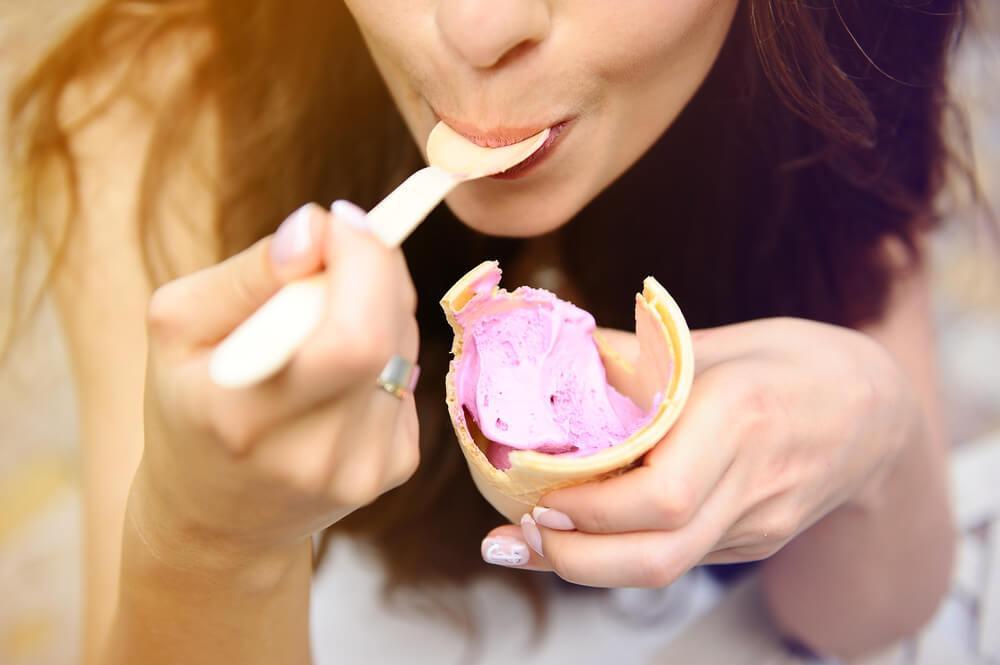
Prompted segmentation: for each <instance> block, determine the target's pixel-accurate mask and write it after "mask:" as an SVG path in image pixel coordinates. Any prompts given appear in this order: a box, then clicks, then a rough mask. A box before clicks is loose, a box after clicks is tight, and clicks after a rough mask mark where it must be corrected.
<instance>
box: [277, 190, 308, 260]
mask: <svg viewBox="0 0 1000 665" xmlns="http://www.w3.org/2000/svg"><path fill="white" fill-rule="evenodd" d="M312 205H313V204H311V203H307V204H305V205H304V206H302V207H301V208H299V209H298V210H296V211H295V212H293V213H292V214H291V215H289V216H288V219H286V220H285V221H283V222H282V223H281V226H279V227H278V230H277V231H275V233H274V237H273V238H272V239H271V259H272V260H273V261H274V262H275V263H288V262H289V261H292V260H294V259H296V258H297V257H299V256H302V255H303V254H305V253H306V252H307V251H309V247H310V246H311V245H312Z"/></svg>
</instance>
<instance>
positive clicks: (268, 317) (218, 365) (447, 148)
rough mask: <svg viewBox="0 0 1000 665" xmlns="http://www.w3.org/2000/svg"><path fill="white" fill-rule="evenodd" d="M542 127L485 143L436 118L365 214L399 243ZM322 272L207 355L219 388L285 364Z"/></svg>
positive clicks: (320, 294) (515, 158)
mask: <svg viewBox="0 0 1000 665" xmlns="http://www.w3.org/2000/svg"><path fill="white" fill-rule="evenodd" d="M548 136H549V130H548V129H545V130H543V131H541V132H540V133H538V134H535V135H534V136H532V137H530V138H528V139H525V140H524V141H521V142H519V143H515V144H513V145H508V146H503V147H500V148H484V147H482V146H478V145H476V144H475V143H473V142H471V141H469V140H468V139H466V138H465V137H463V136H461V135H460V134H458V133H457V132H455V131H454V130H453V129H451V128H450V127H449V126H448V125H446V124H444V123H443V122H439V123H438V124H437V125H435V127H434V129H433V130H431V133H430V136H428V137H427V161H428V162H429V163H430V166H427V167H425V168H422V169H420V170H419V171H417V172H416V173H414V174H413V175H411V176H410V177H409V178H407V179H406V180H405V181H403V184H401V185H400V186H399V187H397V188H396V189H395V190H393V191H392V193H390V194H389V196H387V197H386V198H385V199H383V200H382V202H381V203H379V204H378V205H377V206H375V207H374V208H372V209H371V211H370V212H369V213H368V223H369V225H370V227H371V229H372V232H373V233H374V234H375V235H376V236H378V238H379V239H380V240H381V241H382V242H383V243H385V245H386V246H387V247H398V246H399V245H400V244H401V243H402V242H403V241H404V240H406V238H407V237H408V236H409V235H410V234H411V233H412V232H413V230H414V229H416V228H417V226H418V225H419V224H420V222H422V221H423V220H424V218H426V217H427V215H429V214H430V212H431V210H433V209H434V208H435V207H437V205H438V204H439V203H440V202H441V201H442V200H443V199H444V197H445V196H447V195H448V193H449V192H451V190H452V189H454V188H455V187H456V186H457V185H460V184H461V183H463V182H466V181H469V180H475V179H476V178H483V177H485V176H490V175H494V174H496V173H501V172H503V171H506V170H507V169H509V168H511V167H513V166H515V165H517V164H520V163H521V162H523V161H524V160H525V159H527V158H528V157H530V156H531V155H532V154H533V153H534V152H535V151H536V150H538V149H539V148H540V147H542V144H544V143H545V140H546V139H547V138H548ZM326 304H327V303H326V276H325V275H324V274H323V273H317V274H316V275H312V276H310V277H307V278H304V279H300V280H296V281H294V282H290V283H289V284H286V285H285V286H284V287H283V288H282V289H281V290H280V291H278V293H276V294H274V296H272V297H271V299H270V300H268V301H267V302H266V303H264V304H263V305H262V306H261V307H260V309H258V310H257V311H256V312H254V313H253V314H252V315H251V316H250V317H249V318H248V319H247V320H246V321H244V322H243V323H242V324H240V325H239V326H238V327H237V328H236V329H235V330H233V331H232V332H231V333H230V334H229V336H228V337H226V338H225V339H224V340H222V342H220V343H219V345H218V346H217V347H216V348H215V351H213V352H212V358H211V360H210V362H209V375H210V376H211V377H212V380H213V381H214V382H215V383H216V384H218V385H220V386H223V387H227V388H243V387H247V386H252V385H254V384H256V383H259V382H261V381H263V380H265V379H267V378H269V377H271V376H273V375H274V374H276V373H277V372H278V371H280V370H281V368H283V367H284V366H285V365H286V364H287V363H288V361H289V360H290V359H291V357H292V356H293V355H294V354H295V351H296V350H298V348H299V347H300V346H301V345H302V343H303V342H304V341H305V340H306V338H307V337H309V334H310V333H312V331H313V330H315V329H316V326H317V324H318V323H319V321H320V319H321V318H322V316H323V311H324V309H325V307H326Z"/></svg>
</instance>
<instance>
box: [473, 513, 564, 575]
mask: <svg viewBox="0 0 1000 665" xmlns="http://www.w3.org/2000/svg"><path fill="white" fill-rule="evenodd" d="M479 553H480V554H481V555H482V557H483V561H485V562H486V563H489V564H492V565H494V566H504V567H505V568H517V569H519V570H534V571H551V570H552V567H551V566H550V565H549V564H548V562H546V561H545V559H544V558H542V557H541V556H540V555H539V554H538V553H537V552H535V551H534V550H532V549H531V547H530V546H529V545H528V543H527V542H526V541H525V540H524V535H523V534H522V533H521V529H520V527H518V526H515V525H513V524H507V525H504V526H501V527H497V528H496V529H493V530H492V531H490V532H489V534H488V535H487V536H486V537H485V538H483V542H482V544H481V545H480V552H479Z"/></svg>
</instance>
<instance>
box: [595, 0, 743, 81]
mask: <svg viewBox="0 0 1000 665" xmlns="http://www.w3.org/2000/svg"><path fill="white" fill-rule="evenodd" d="M737 2H738V0H674V1H671V2H655V1H650V0H619V1H618V2H614V3H609V2H593V3H588V13H587V15H586V17H584V18H583V20H584V21H586V23H587V25H588V26H589V28H588V29H587V30H585V31H583V32H582V34H585V35H587V44H586V46H585V50H586V52H588V53H589V59H590V60H591V65H592V70H593V71H595V72H597V73H598V74H599V75H601V76H602V77H603V78H604V79H605V81H606V82H607V83H609V84H611V85H614V84H627V83H629V82H636V81H645V80H648V79H649V78H656V77H657V76H664V75H669V74H670V73H671V72H673V71H679V70H681V69H682V68H683V63H686V62H688V61H690V60H691V59H692V56H695V55H699V54H707V53H710V54H711V58H713V59H714V56H715V52H716V51H717V50H718V46H719V44H720V43H721V39H719V38H718V33H719V32H720V26H728V24H729V22H730V20H731V18H732V14H733V12H734V11H735V7H736V4H737ZM723 33H724V30H723Z"/></svg>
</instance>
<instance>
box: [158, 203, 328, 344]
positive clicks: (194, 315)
mask: <svg viewBox="0 0 1000 665" xmlns="http://www.w3.org/2000/svg"><path fill="white" fill-rule="evenodd" d="M328 218H329V213H327V212H326V211H325V210H324V209H323V208H321V207H320V206H318V205H316V204H313V203H310V204H307V205H305V206H303V207H302V208H299V209H298V210H297V211H295V212H294V213H292V215H290V216H289V217H288V219H286V220H285V221H284V222H283V223H282V225H281V226H280V227H279V229H278V231H277V233H275V234H274V235H273V236H268V237H266V238H263V239H262V240H260V241H258V242H256V243H254V244H253V245H252V246H250V247H249V248H248V249H246V250H244V251H242V252H240V253H239V254H236V255H234V256H232V257H230V258H229V259H226V260H225V261H223V262H221V263H218V264H216V265H214V266H211V267H209V268H206V269H205V270H201V271H199V272H196V273H193V274H191V275H188V276H185V277H182V278H180V279H178V280H176V281H174V282H171V283H169V284H167V285H166V286H164V287H162V288H161V289H159V290H158V291H157V292H156V293H155V294H154V295H153V300H152V302H151V303H150V320H151V323H152V324H154V325H155V324H156V323H157V322H158V321H160V322H163V321H166V322H168V324H169V328H170V329H171V330H173V331H176V332H178V333H179V334H180V335H181V336H182V337H183V338H184V342H185V343H187V344H188V345H191V346H195V345H201V344H214V343H215V342H217V341H219V340H220V339H222V338H223V337H225V336H226V335H227V334H229V333H230V332H231V331H232V330H233V329H234V328H235V327H236V326H238V325H239V324H240V323H242V322H243V321H244V320H245V319H246V318H247V317H248V316H250V315H251V314H252V313H253V312H254V311H255V310H257V309H258V308H259V307H260V306H261V305H262V304H263V303H264V302H265V301H267V299H268V298H270V297H271V296H272V295H274V294H275V293H276V292H277V291H278V289H280V288H281V287H282V286H283V285H284V284H285V283H286V282H289V281H291V280H293V279H296V278H298V277H301V276H303V275H306V274H309V273H311V272H314V271H315V270H317V269H318V268H320V267H321V265H322V257H321V253H322V250H321V247H322V243H323V239H322V236H323V235H324V234H325V231H324V229H325V227H326V224H327V222H328Z"/></svg>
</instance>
